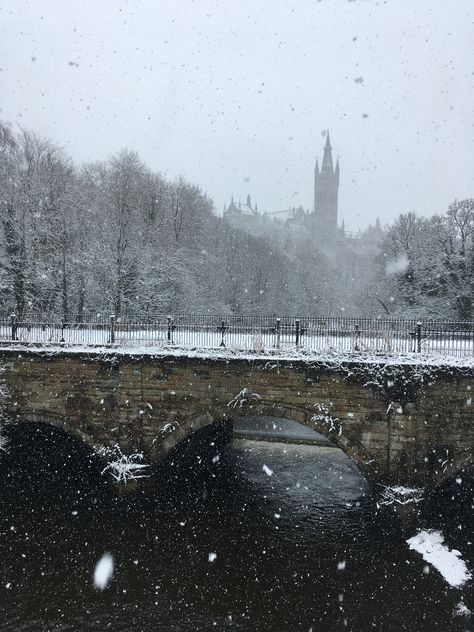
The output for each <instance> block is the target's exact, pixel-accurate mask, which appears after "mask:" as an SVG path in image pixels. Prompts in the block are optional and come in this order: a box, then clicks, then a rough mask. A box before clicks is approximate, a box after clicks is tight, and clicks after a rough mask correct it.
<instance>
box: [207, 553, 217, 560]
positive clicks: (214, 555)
mask: <svg viewBox="0 0 474 632" xmlns="http://www.w3.org/2000/svg"><path fill="white" fill-rule="evenodd" d="M216 558H217V553H209V561H210V562H214V560H215V559H216Z"/></svg>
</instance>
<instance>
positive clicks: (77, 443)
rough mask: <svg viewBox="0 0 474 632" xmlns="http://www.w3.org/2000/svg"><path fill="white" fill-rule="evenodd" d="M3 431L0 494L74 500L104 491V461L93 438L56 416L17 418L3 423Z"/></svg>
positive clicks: (25, 499) (23, 497)
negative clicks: (4, 441)
mask: <svg viewBox="0 0 474 632" xmlns="http://www.w3.org/2000/svg"><path fill="white" fill-rule="evenodd" d="M3 435H4V437H5V439H6V449H5V451H3V452H2V454H1V455H0V472H1V475H2V481H3V485H2V490H1V492H0V493H1V495H2V496H5V498H6V499H9V498H15V499H17V500H19V501H20V502H21V501H25V502H26V501H27V502H32V501H37V500H41V501H42V502H47V501H48V500H54V502H58V501H67V502H68V503H70V502H72V503H73V504H77V503H79V502H81V501H83V500H85V499H87V498H90V497H91V496H96V495H101V494H102V493H104V492H105V479H104V477H102V476H101V471H102V469H103V463H102V460H101V459H100V457H99V456H98V455H97V453H96V452H95V450H94V446H93V442H92V441H91V440H90V438H88V437H87V436H86V437H85V436H84V435H82V434H79V433H78V432H77V431H76V432H74V431H71V430H70V429H69V428H68V427H67V425H66V424H64V423H60V420H59V419H54V420H53V423H52V420H51V419H50V418H49V419H45V418H42V417H41V416H38V415H35V416H25V418H23V417H21V418H19V419H17V420H15V421H14V422H10V423H8V424H6V425H5V426H4V428H3ZM85 439H86V440H85Z"/></svg>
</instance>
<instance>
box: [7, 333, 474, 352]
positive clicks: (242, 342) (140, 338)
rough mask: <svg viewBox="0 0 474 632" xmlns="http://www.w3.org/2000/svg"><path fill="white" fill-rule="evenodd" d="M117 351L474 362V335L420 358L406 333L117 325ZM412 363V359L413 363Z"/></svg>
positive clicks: (68, 336) (29, 336) (28, 336)
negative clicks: (206, 351) (221, 330)
mask: <svg viewBox="0 0 474 632" xmlns="http://www.w3.org/2000/svg"><path fill="white" fill-rule="evenodd" d="M16 335H17V341H16V344H18V343H23V344H35V345H38V344H39V345H41V344H43V345H48V346H49V345H59V344H60V345H65V346H71V345H79V346H84V347H90V346H109V345H111V334H110V329H109V328H108V327H107V326H104V327H95V328H94V327H91V328H89V327H88V328H84V327H80V326H74V327H65V328H61V326H60V325H45V326H40V325H38V326H36V325H35V326H31V327H23V326H20V327H18V328H17V331H16ZM11 342H12V334H11V327H10V326H7V325H6V324H4V325H2V326H0V343H2V344H7V343H11ZM222 342H224V345H222ZM112 346H113V347H114V348H117V349H130V350H133V351H136V352H144V351H146V352H150V351H153V352H162V351H164V350H165V349H166V350H167V351H168V350H169V349H175V350H177V349H202V350H203V349H209V350H215V351H219V352H221V351H223V350H225V351H227V352H229V353H234V354H239V355H241V354H243V353H249V352H251V353H254V354H259V355H288V354H295V353H298V354H301V353H303V354H304V353H315V352H317V353H329V354H334V353H343V354H349V353H354V354H357V356H358V357H369V356H371V355H377V356H380V355H381V356H387V357H393V356H398V357H399V356H400V355H403V356H409V357H412V358H413V357H414V356H415V355H416V357H422V356H423V355H426V356H430V357H434V356H447V357H448V356H449V357H458V358H467V359H469V358H471V359H474V335H473V339H472V340H466V339H462V338H457V337H445V338H438V337H436V338H430V337H425V338H423V340H422V343H421V354H420V353H416V354H415V353H414V348H413V339H412V338H411V337H410V336H409V335H408V334H407V335H406V336H401V335H394V334H393V335H390V336H388V335H387V332H386V331H371V332H368V333H361V334H360V335H357V336H356V335H355V334H351V333H349V332H347V333H346V334H341V335H332V334H325V333H324V331H322V330H321V331H314V330H311V331H309V332H307V333H305V334H304V335H303V336H302V337H301V340H300V342H299V345H298V348H297V347H296V339H295V335H294V333H291V334H286V333H285V334H283V333H282V334H281V335H280V336H278V338H277V336H276V334H275V333H271V332H270V333H259V332H258V331H257V330H255V331H249V330H243V329H241V330H229V331H228V332H226V333H225V334H224V336H222V334H221V333H219V332H218V331H216V330H215V329H213V328H211V327H203V328H200V329H198V328H195V329H191V328H188V329H186V328H183V329H181V328H179V329H176V330H175V331H173V333H172V335H170V337H168V331H167V328H166V325H161V326H159V325H156V326H155V325H149V326H143V327H141V326H130V327H128V326H127V327H126V326H125V325H120V326H119V325H117V327H116V329H115V334H114V343H113V345H112ZM412 361H413V360H412Z"/></svg>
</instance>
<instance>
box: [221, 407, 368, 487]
mask: <svg viewBox="0 0 474 632" xmlns="http://www.w3.org/2000/svg"><path fill="white" fill-rule="evenodd" d="M234 415H235V416H239V417H246V416H269V417H277V418H283V419H290V420H291V421H295V422H296V423H298V424H300V425H301V426H304V427H306V428H310V429H312V430H315V431H316V432H318V433H319V434H321V435H322V436H323V437H325V438H326V439H327V440H328V441H330V442H331V444H332V445H334V446H335V447H337V448H339V449H340V450H342V452H344V454H345V455H346V456H348V457H349V459H351V461H352V462H353V463H354V464H355V465H356V467H357V469H358V470H359V471H360V473H361V474H362V476H363V477H364V478H365V479H366V480H367V481H368V482H369V483H370V484H371V485H374V484H375V483H376V482H377V481H378V480H379V468H378V464H377V461H376V459H374V457H373V456H372V455H371V454H369V453H368V452H367V451H366V450H365V448H364V447H363V446H362V445H361V444H360V443H359V442H358V441H356V440H355V438H354V437H352V436H351V435H349V434H348V433H346V431H345V429H344V425H343V424H341V423H340V422H339V420H336V419H332V418H331V416H330V414H329V413H328V412H327V411H325V410H321V411H316V414H315V410H314V408H311V409H306V408H299V407H296V406H289V405H287V404H280V403H279V404H275V402H266V401H264V400H261V401H259V402H256V403H255V404H252V406H251V407H250V406H249V407H247V408H242V409H238V410H234ZM229 416H230V417H232V413H229Z"/></svg>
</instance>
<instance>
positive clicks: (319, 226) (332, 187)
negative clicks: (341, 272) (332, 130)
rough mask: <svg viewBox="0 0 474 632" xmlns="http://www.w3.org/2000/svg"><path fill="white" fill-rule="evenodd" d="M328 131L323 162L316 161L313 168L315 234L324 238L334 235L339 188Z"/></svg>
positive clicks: (337, 165)
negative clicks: (320, 163)
mask: <svg viewBox="0 0 474 632" xmlns="http://www.w3.org/2000/svg"><path fill="white" fill-rule="evenodd" d="M331 149H332V148H331V141H330V140H329V132H328V133H327V136H326V145H325V146H324V156H323V164H322V166H321V170H319V165H318V161H317V160H316V166H315V168H314V219H315V228H316V233H317V236H318V237H320V238H324V239H331V238H333V237H335V235H336V230H337V193H338V189H339V159H338V160H337V162H336V168H335V169H334V168H333V164H332V152H331Z"/></svg>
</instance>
